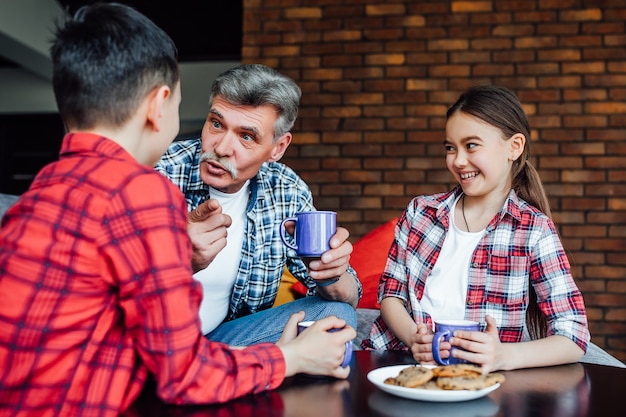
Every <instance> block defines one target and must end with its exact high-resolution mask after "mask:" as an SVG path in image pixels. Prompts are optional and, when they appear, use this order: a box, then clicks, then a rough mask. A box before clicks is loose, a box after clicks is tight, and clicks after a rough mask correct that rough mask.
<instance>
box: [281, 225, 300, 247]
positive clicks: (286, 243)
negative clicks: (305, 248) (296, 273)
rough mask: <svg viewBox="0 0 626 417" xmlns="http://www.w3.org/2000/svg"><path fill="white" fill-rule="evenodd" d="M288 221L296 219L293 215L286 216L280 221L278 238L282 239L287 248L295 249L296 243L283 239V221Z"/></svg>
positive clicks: (284, 230)
mask: <svg viewBox="0 0 626 417" xmlns="http://www.w3.org/2000/svg"><path fill="white" fill-rule="evenodd" d="M288 221H293V222H297V221H298V220H297V219H296V218H295V217H287V218H286V219H285V220H283V221H282V222H280V240H282V241H283V243H284V244H285V246H287V247H288V248H291V249H293V250H295V251H297V250H298V247H297V246H296V245H292V244H291V243H290V242H288V241H287V239H285V232H286V229H285V223H287V222H288Z"/></svg>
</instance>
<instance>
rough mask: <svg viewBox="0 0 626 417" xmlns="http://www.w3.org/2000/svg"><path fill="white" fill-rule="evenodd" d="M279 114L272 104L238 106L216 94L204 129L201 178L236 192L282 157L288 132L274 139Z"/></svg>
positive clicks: (212, 184)
mask: <svg viewBox="0 0 626 417" xmlns="http://www.w3.org/2000/svg"><path fill="white" fill-rule="evenodd" d="M277 117H278V114H277V113H276V110H275V109H274V107H273V106H270V105H263V106H259V107H251V106H236V105H233V104H231V103H229V102H227V101H226V100H224V99H223V98H221V97H220V96H217V97H215V99H214V100H213V105H212V107H211V109H210V110H209V114H208V116H207V120H206V122H205V123H204V127H203V128H202V157H201V160H200V178H201V179H202V181H203V182H204V183H205V184H207V185H210V186H211V187H213V188H216V189H218V190H220V191H222V192H225V193H234V192H237V191H239V190H240V189H241V187H242V186H243V184H244V183H245V182H246V181H247V180H249V179H250V178H252V177H254V176H255V175H256V174H257V172H259V169H260V168H261V165H262V164H263V163H264V162H266V161H277V160H279V159H280V158H281V157H282V156H283V154H284V153H285V150H286V149H287V146H289V142H290V141H291V133H287V134H285V135H283V136H282V137H281V138H279V139H278V140H277V141H276V142H273V137H274V123H275V122H276V119H277Z"/></svg>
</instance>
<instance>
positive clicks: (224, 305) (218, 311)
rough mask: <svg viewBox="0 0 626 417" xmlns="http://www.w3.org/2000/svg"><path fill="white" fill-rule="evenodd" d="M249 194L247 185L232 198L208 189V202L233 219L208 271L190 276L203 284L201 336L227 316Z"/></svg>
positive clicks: (231, 195) (239, 255)
mask: <svg viewBox="0 0 626 417" xmlns="http://www.w3.org/2000/svg"><path fill="white" fill-rule="evenodd" d="M248 191H249V182H246V184H245V185H244V186H243V187H242V188H241V190H239V191H237V192H236V193H233V194H226V193H223V192H221V191H218V190H216V189H214V188H212V187H209V194H210V196H211V198H214V199H216V200H217V201H219V203H220V205H221V206H222V213H226V214H228V215H229V216H230V217H231V218H232V224H231V225H230V227H229V228H228V237H227V238H226V247H225V248H224V249H222V250H221V251H220V253H218V254H217V256H216V257H215V259H213V262H211V263H210V264H209V266H208V267H206V268H205V269H203V270H201V271H198V272H196V273H195V274H194V276H193V277H194V278H195V279H196V280H198V281H199V282H200V283H201V284H202V291H203V296H202V302H201V303H200V321H201V322H202V333H203V334H207V333H209V332H210V331H212V330H213V329H215V328H216V327H217V326H219V325H220V323H222V321H223V320H224V319H225V318H226V315H227V314H228V306H229V304H230V296H231V293H232V291H233V285H234V284H235V279H236V278H237V271H238V269H239V261H240V260H241V247H242V245H243V232H244V225H245V224H246V207H247V205H248Z"/></svg>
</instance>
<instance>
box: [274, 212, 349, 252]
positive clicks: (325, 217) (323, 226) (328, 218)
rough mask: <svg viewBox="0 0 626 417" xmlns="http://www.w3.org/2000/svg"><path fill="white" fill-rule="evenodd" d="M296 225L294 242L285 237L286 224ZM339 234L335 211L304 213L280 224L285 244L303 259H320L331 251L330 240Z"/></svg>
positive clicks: (281, 236) (281, 235) (297, 214)
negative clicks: (293, 223)
mask: <svg viewBox="0 0 626 417" xmlns="http://www.w3.org/2000/svg"><path fill="white" fill-rule="evenodd" d="M289 221H292V222H295V223H296V227H295V230H294V235H293V240H294V241H295V244H294V243H292V241H290V240H287V238H286V237H285V231H286V230H285V223H287V222H289ZM335 233H337V213H335V212H334V211H303V212H300V213H296V214H295V216H293V217H288V218H286V219H284V220H283V221H282V222H281V223H280V238H281V240H282V241H283V243H284V244H285V245H286V246H287V247H288V248H291V249H293V250H295V251H296V253H297V254H298V256H300V257H303V258H319V257H321V256H322V254H323V253H324V252H326V251H328V250H330V238H331V237H333V235H334V234H335Z"/></svg>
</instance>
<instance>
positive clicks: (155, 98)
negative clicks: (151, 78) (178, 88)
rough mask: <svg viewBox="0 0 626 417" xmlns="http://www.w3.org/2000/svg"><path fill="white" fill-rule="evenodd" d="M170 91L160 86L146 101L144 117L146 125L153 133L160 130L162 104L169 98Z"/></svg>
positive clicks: (164, 86) (166, 87)
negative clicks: (147, 124)
mask: <svg viewBox="0 0 626 417" xmlns="http://www.w3.org/2000/svg"><path fill="white" fill-rule="evenodd" d="M171 93H172V92H171V90H170V88H169V87H168V86H166V85H162V86H161V87H159V88H155V89H154V90H153V91H152V92H151V93H150V94H148V97H147V98H146V100H148V114H147V115H146V119H147V123H149V124H150V125H151V126H152V129H154V131H155V132H158V131H160V130H161V118H162V117H163V104H164V103H165V100H167V98H168V97H169V96H170V94H171Z"/></svg>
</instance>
